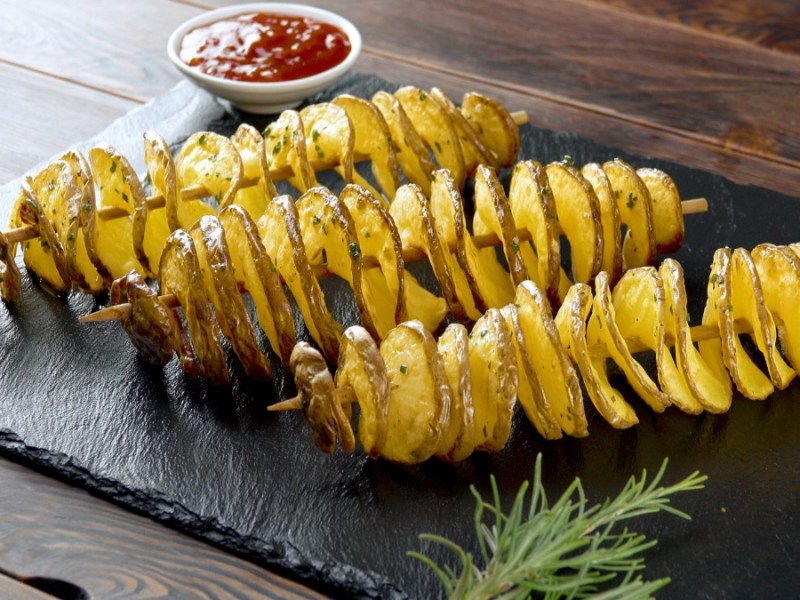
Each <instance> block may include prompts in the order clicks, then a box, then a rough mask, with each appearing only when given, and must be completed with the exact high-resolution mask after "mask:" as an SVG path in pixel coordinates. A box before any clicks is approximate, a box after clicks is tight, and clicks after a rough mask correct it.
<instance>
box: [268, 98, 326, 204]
mask: <svg viewBox="0 0 800 600" xmlns="http://www.w3.org/2000/svg"><path fill="white" fill-rule="evenodd" d="M264 145H265V149H266V153H267V162H268V163H269V170H270V173H272V174H273V176H274V177H275V178H278V179H287V180H288V181H289V183H290V184H291V185H293V186H294V187H295V188H296V189H297V190H299V191H300V192H305V191H306V190H308V189H311V188H312V187H314V186H316V185H317V176H316V174H315V173H314V170H313V169H312V168H311V165H310V164H309V162H308V151H307V148H306V134H305V128H304V126H303V121H302V119H301V118H300V113H298V112H297V111H295V110H285V111H283V112H282V113H281V114H280V116H279V117H278V118H277V119H276V120H275V121H273V122H272V123H270V124H269V125H267V127H266V128H265V129H264Z"/></svg>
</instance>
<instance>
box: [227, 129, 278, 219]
mask: <svg viewBox="0 0 800 600" xmlns="http://www.w3.org/2000/svg"><path fill="white" fill-rule="evenodd" d="M231 142H233V145H234V147H235V148H236V151H237V152H238V153H239V156H240V157H241V159H242V176H243V177H242V187H240V188H239V191H237V192H236V197H235V198H234V200H233V203H234V204H238V205H239V206H241V207H242V208H244V209H245V210H246V211H247V213H248V214H249V215H250V216H251V217H252V218H253V219H258V218H259V217H260V216H261V215H262V214H264V210H265V209H266V207H267V202H269V201H270V199H272V198H274V197H275V196H277V195H278V190H277V188H276V187H275V182H273V181H272V175H270V172H269V163H268V162H267V154H266V145H265V144H264V138H263V137H261V134H260V133H259V131H258V130H257V129H256V128H255V127H253V126H252V125H248V124H247V123H242V124H241V125H239V127H238V128H237V129H236V131H235V132H234V134H233V135H232V136H231ZM245 181H247V182H256V183H255V184H254V185H247V186H246V187H245V185H244V182H245Z"/></svg>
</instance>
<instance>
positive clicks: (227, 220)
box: [219, 204, 296, 365]
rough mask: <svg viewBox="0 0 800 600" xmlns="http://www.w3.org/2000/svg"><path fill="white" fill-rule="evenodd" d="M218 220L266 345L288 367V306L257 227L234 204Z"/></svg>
mask: <svg viewBox="0 0 800 600" xmlns="http://www.w3.org/2000/svg"><path fill="white" fill-rule="evenodd" d="M219 221H220V223H221V224H222V228H223V229H224V230H225V238H226V239H227V240H228V244H229V245H230V247H231V248H234V249H235V250H234V252H232V253H231V262H232V263H233V270H234V273H235V276H236V278H237V281H238V282H239V283H240V284H241V285H243V286H244V289H245V290H247V292H248V293H249V294H250V298H251V300H252V301H253V305H254V307H255V309H256V315H257V316H258V322H259V325H260V326H261V329H262V330H263V331H264V333H265V334H266V336H267V339H268V340H269V343H270V346H272V349H273V350H274V351H275V353H276V354H277V355H278V356H280V357H281V361H282V362H283V364H285V365H288V364H289V357H290V356H291V352H292V348H293V347H294V345H295V342H296V337H295V323H294V316H293V312H292V306H291V304H290V303H289V299H288V298H287V297H286V292H284V290H283V284H282V282H281V280H280V276H279V275H278V273H277V269H276V268H275V265H274V264H273V262H272V260H270V258H269V256H268V255H267V252H266V250H265V248H264V244H263V243H262V242H261V238H259V236H258V228H257V226H256V224H255V222H254V221H253V220H252V219H251V218H250V215H249V214H247V212H246V211H245V209H244V208H242V207H241V206H237V205H236V204H232V205H230V206H228V207H227V208H224V209H222V210H221V211H220V213H219Z"/></svg>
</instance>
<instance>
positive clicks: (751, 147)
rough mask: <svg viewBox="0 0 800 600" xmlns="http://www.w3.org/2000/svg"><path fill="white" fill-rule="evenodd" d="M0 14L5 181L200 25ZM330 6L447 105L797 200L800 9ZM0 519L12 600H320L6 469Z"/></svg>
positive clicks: (164, 2) (88, 4) (163, 62)
mask: <svg viewBox="0 0 800 600" xmlns="http://www.w3.org/2000/svg"><path fill="white" fill-rule="evenodd" d="M2 4H3V15H4V18H3V19H2V21H0V39H2V40H3V43H2V44H0V86H1V87H2V90H3V91H4V94H3V96H4V101H3V106H4V108H3V110H2V111H1V112H0V182H5V181H7V180H11V179H13V178H14V177H16V176H19V175H20V174H22V173H23V172H25V171H26V170H28V169H29V168H31V167H33V166H34V165H35V164H37V163H39V162H41V161H43V160H46V159H47V158H49V157H51V156H52V155H54V154H56V153H58V152H60V151H61V150H63V149H64V148H66V147H67V146H69V145H70V144H72V143H74V142H77V141H79V140H82V139H85V138H88V137H90V136H91V135H93V134H95V133H96V132H98V131H100V130H101V129H103V128H104V127H105V126H106V125H108V124H109V122H111V121H112V120H113V119H115V118H116V117H119V116H121V115H123V114H125V113H126V112H127V111H129V110H131V109H132V108H134V107H136V106H139V105H141V104H142V103H144V102H146V101H147V100H149V99H150V98H152V97H153V96H156V95H158V94H161V93H163V92H165V91H166V90H168V89H169V88H170V87H171V86H172V85H173V84H174V83H175V82H176V81H177V80H178V78H179V77H178V75H177V72H176V71H175V70H174V69H173V67H172V66H171V65H170V64H169V63H168V60H167V58H166V52H165V45H166V40H167V37H168V36H169V33H170V32H171V31H172V29H173V28H175V27H176V26H177V25H178V24H180V23H181V22H182V21H184V20H186V19H187V18H190V17H192V16H193V15H196V14H198V13H199V12H201V11H202V10H204V8H205V7H204V6H201V4H200V3H196V2H185V3H184V2H175V1H169V0H140V1H139V2H136V3H123V2H114V3H110V2H101V1H100V0H65V1H63V2H48V1H46V0H28V1H26V2H12V1H11V0H6V1H5V2H3V3H2ZM213 4H218V5H223V4H229V2H225V1H224V0H217V1H216V2H213ZM319 4H320V5H322V6H324V7H326V8H330V9H333V10H335V11H338V12H341V13H342V14H345V15H347V16H348V17H349V18H351V19H352V20H353V21H354V22H355V23H356V25H358V26H359V27H360V28H361V31H362V34H363V36H364V42H365V48H364V52H363V55H362V57H361V59H360V60H359V63H358V65H357V68H358V69H359V70H360V71H362V72H370V73H376V74H379V75H381V76H382V77H384V78H386V79H390V80H393V81H397V82H404V83H412V84H415V85H419V86H422V87H429V86H432V85H438V86H440V87H442V88H444V89H445V90H446V91H447V92H448V93H450V94H451V95H452V96H454V97H459V96H460V94H461V93H463V92H464V91H467V90H470V89H477V90H480V91H484V92H487V93H490V94H492V95H494V96H495V97H496V98H498V99H499V100H501V101H503V102H505V103H506V104H507V105H508V106H511V107H513V108H515V109H524V110H526V111H527V112H528V114H529V117H530V120H531V122H532V123H533V124H534V125H535V126H540V127H545V128H549V129H557V130H559V129H563V130H569V131H572V132H574V133H577V134H579V135H582V136H585V137H588V138H592V139H595V140H597V141H599V142H601V143H603V144H604V145H607V146H611V147H617V148H624V149H626V150H628V151H630V152H633V153H638V154H644V155H650V156H654V157H658V158H663V159H668V160H671V161H674V162H678V163H683V164H686V165H691V166H693V167H696V168H699V169H703V170H706V171H709V172H712V173H716V174H720V175H723V176H725V177H728V178H730V179H732V180H734V181H736V182H738V183H746V184H755V185H758V186H762V187H766V188H769V189H772V190H775V191H779V192H782V193H785V194H788V195H798V192H797V190H798V189H799V188H798V184H800V118H798V116H797V114H798V113H797V98H798V97H800V55H799V53H800V13H798V11H797V10H796V9H795V8H794V3H793V2H789V1H788V0H762V1H760V2H744V1H734V2H731V1H724V2H723V1H722V0H710V1H708V2H692V1H689V0H654V1H648V2H645V1H637V0H564V1H562V2H549V1H545V0H527V1H526V2H511V1H510V0H498V1H495V2H483V1H480V0H465V1H463V2H459V3H455V2H453V3H440V4H434V3H431V2H429V1H427V0H403V2H387V1H383V2H364V1H363V0H333V1H327V2H320V3H319ZM434 7H435V8H434ZM0 427H2V423H0ZM0 507H2V508H1V509H0V595H2V596H3V597H19V598H41V597H43V594H42V593H40V592H39V591H37V590H36V589H35V588H34V587H33V586H31V585H28V583H31V582H30V581H28V583H26V579H25V578H26V577H32V576H35V577H45V578H55V579H60V580H66V581H69V582H72V583H73V584H75V585H78V586H80V587H81V588H82V589H83V590H85V591H86V592H88V593H89V594H90V596H91V597H97V598H110V597H117V596H120V597H126V598H127V597H144V596H159V595H170V597H195V596H197V597H264V596H274V597H296V596H297V597H313V595H314V594H313V593H312V592H310V591H308V590H304V589H302V588H301V587H299V586H296V585H295V584H292V583H289V582H287V581H285V580H283V579H281V578H280V577H278V576H276V575H275V574H272V573H269V572H267V571H265V570H263V569H261V568H259V567H257V566H254V565H252V564H250V563H248V562H246V561H243V560H241V559H239V558H237V557H234V556H231V555H229V554H226V553H224V552H222V551H219V550H216V549H214V548H211V547H209V546H207V545H205V544H203V543H201V542H198V541H195V540H193V539H190V538H188V537H185V536H183V535H180V534H177V533H174V532H173V531H171V530H168V529H166V528H165V527H163V526H161V525H158V524H155V523H153V522H151V521H149V520H147V519H145V518H142V517H139V516H136V515H132V514H130V513H128V512H125V511H123V510H121V509H119V508H117V507H115V506H113V505H111V504H109V503H106V502H103V501H101V500H99V499H97V498H94V497H92V496H90V495H89V494H87V493H85V492H83V491H81V490H78V489H75V488H71V487H69V486H67V485H65V484H63V483H60V482H58V481H55V480H53V479H50V478H48V477H46V476H44V475H42V474H39V473H36V472H34V471H32V470H29V469H27V468H24V467H21V466H19V465H17V464H15V463H14V462H12V461H9V460H6V459H2V460H0ZM33 583H36V580H34V581H33ZM62 591H63V590H62ZM70 597H71V596H70Z"/></svg>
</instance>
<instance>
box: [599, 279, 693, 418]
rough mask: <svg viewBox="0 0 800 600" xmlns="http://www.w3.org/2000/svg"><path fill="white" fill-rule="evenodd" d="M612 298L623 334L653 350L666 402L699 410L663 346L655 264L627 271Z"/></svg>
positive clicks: (661, 299) (663, 325)
mask: <svg viewBox="0 0 800 600" xmlns="http://www.w3.org/2000/svg"><path fill="white" fill-rule="evenodd" d="M611 299H612V302H613V303H614V313H615V315H616V325H617V328H618V329H619V332H620V333H621V334H622V336H623V337H624V338H625V339H626V340H635V341H637V342H639V343H640V344H642V346H644V347H645V348H647V349H648V350H651V351H652V352H653V353H654V354H655V357H656V369H657V371H658V382H659V384H660V386H661V390H662V391H663V392H664V394H665V395H666V396H667V397H668V399H669V402H670V403H671V404H674V405H676V406H677V407H678V408H680V409H681V410H682V411H684V412H686V413H689V414H699V413H701V412H702V411H703V406H702V405H701V404H700V402H699V400H698V399H697V398H696V397H695V396H694V394H693V393H692V390H691V388H690V387H689V385H688V383H687V382H686V379H685V378H684V377H683V374H682V372H681V371H680V369H678V365H677V364H676V363H675V359H674V358H673V357H672V354H671V353H670V351H669V349H668V348H667V346H666V339H665V333H666V322H667V310H666V302H665V300H664V284H663V283H662V281H661V278H660V277H659V275H658V271H656V269H655V268H654V267H636V268H633V269H630V270H628V271H626V272H625V274H624V275H623V276H622V278H621V279H620V280H619V282H618V283H617V285H616V287H615V288H614V291H613V293H612V295H611ZM673 312H674V308H673ZM672 329H674V327H673V328H672Z"/></svg>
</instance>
